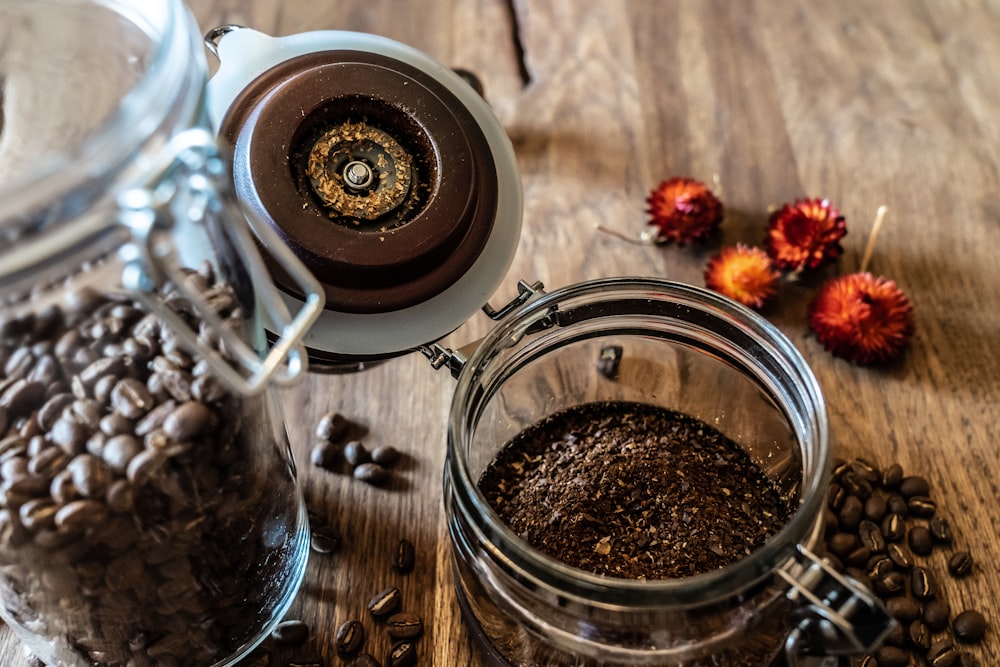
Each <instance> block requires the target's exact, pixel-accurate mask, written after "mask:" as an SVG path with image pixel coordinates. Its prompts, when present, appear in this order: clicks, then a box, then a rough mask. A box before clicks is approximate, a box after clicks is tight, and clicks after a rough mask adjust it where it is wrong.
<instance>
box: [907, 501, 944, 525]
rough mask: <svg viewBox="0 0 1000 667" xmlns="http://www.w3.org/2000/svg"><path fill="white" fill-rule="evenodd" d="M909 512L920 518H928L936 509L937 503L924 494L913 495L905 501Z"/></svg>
mask: <svg viewBox="0 0 1000 667" xmlns="http://www.w3.org/2000/svg"><path fill="white" fill-rule="evenodd" d="M906 506H907V507H908V508H909V509H910V514H912V515H913V516H918V517H920V518H922V519H929V518H930V517H932V516H934V513H935V512H936V511H937V503H935V502H934V501H933V500H931V499H930V498H928V497H926V496H913V497H912V498H910V499H909V500H907V501H906Z"/></svg>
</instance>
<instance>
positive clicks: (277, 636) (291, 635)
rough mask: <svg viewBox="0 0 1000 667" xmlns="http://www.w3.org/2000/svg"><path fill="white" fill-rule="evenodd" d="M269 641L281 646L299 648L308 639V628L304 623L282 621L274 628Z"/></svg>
mask: <svg viewBox="0 0 1000 667" xmlns="http://www.w3.org/2000/svg"><path fill="white" fill-rule="evenodd" d="M271 639H273V640H274V641H275V643H277V644H281V645H283V646H299V645H300V644H304V643H305V641H306V640H307V639H309V626H308V625H306V623H305V622H304V621H299V620H290V621H282V622H281V623H278V625H276V626H274V630H272V631H271Z"/></svg>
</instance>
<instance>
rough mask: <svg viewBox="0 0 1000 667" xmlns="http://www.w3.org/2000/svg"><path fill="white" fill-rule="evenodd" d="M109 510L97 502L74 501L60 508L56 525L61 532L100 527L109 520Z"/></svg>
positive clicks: (56, 515)
mask: <svg viewBox="0 0 1000 667" xmlns="http://www.w3.org/2000/svg"><path fill="white" fill-rule="evenodd" d="M107 515H108V510H107V507H106V506H105V504H104V503H101V502H98V501H96V500H74V501H73V502H71V503H68V504H66V505H64V506H63V507H61V508H59V511H58V512H56V514H55V525H56V528H58V529H59V530H61V531H64V532H66V531H77V530H83V529H84V528H92V527H95V526H99V525H101V524H102V523H104V522H105V521H106V520H107Z"/></svg>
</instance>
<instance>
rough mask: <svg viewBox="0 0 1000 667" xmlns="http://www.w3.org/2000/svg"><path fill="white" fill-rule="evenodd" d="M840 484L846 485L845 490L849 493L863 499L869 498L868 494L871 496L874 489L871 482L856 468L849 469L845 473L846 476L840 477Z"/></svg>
mask: <svg viewBox="0 0 1000 667" xmlns="http://www.w3.org/2000/svg"><path fill="white" fill-rule="evenodd" d="M840 485H841V486H842V487H844V490H845V491H847V492H848V493H849V494H851V495H852V496H857V497H858V498H860V499H861V500H862V501H864V500H868V496H870V495H871V494H872V491H873V489H872V485H871V482H869V481H868V480H867V479H865V478H864V477H863V476H862V475H859V474H858V473H857V472H856V471H854V470H848V471H847V472H846V473H844V476H843V477H841V478H840Z"/></svg>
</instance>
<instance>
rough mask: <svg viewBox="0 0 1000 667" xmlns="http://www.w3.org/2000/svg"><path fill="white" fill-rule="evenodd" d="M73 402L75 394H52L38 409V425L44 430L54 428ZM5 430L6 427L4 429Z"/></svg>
mask: <svg viewBox="0 0 1000 667" xmlns="http://www.w3.org/2000/svg"><path fill="white" fill-rule="evenodd" d="M72 403H73V394H67V393H60V394H56V395H55V396H52V397H51V398H49V399H48V400H47V401H45V404H44V405H43V406H42V407H41V408H39V410H38V417H37V419H38V425H39V426H41V427H42V430H44V431H50V430H52V427H53V426H54V425H55V423H56V420H57V419H59V417H60V416H61V415H62V413H63V410H65V409H66V408H67V407H69V406H70V405H71V404H72ZM4 430H5V429H4Z"/></svg>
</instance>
